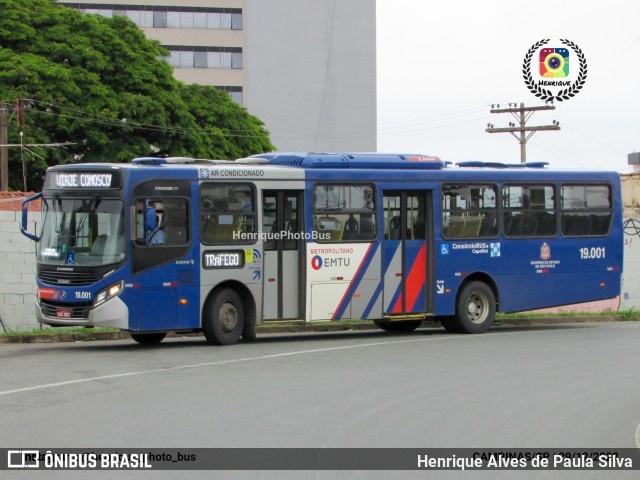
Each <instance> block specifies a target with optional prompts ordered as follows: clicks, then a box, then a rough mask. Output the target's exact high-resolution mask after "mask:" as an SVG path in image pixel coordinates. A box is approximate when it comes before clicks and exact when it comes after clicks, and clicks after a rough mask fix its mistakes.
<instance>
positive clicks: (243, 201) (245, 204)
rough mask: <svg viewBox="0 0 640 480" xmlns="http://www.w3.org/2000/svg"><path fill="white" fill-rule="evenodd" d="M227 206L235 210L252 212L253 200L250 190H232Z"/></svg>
mask: <svg viewBox="0 0 640 480" xmlns="http://www.w3.org/2000/svg"><path fill="white" fill-rule="evenodd" d="M229 208H230V209H231V210H232V211H236V212H247V213H251V212H253V201H252V199H251V194H250V192H249V191H247V190H236V191H232V192H231V202H230V204H229Z"/></svg>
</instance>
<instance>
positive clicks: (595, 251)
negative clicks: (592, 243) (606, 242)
mask: <svg viewBox="0 0 640 480" xmlns="http://www.w3.org/2000/svg"><path fill="white" fill-rule="evenodd" d="M606 255H607V249H606V248H605V247H592V248H587V247H583V248H581V249H580V259H581V260H591V259H594V258H596V259H598V258H606Z"/></svg>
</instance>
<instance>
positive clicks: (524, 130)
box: [485, 103, 560, 163]
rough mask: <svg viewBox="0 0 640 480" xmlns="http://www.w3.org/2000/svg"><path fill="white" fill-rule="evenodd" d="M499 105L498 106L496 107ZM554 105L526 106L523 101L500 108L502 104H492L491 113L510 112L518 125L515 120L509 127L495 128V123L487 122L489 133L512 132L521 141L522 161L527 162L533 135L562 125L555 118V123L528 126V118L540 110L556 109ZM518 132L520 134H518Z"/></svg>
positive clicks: (556, 128)
mask: <svg viewBox="0 0 640 480" xmlns="http://www.w3.org/2000/svg"><path fill="white" fill-rule="evenodd" d="M495 107H497V108H495ZM555 108H556V107H555V106H554V105H543V106H538V107H525V106H524V103H521V104H520V106H519V107H518V106H517V104H515V103H510V104H509V107H508V108H500V105H492V106H491V110H490V113H510V114H512V115H513V116H514V117H515V118H516V120H517V121H518V125H516V124H515V123H513V122H510V123H509V127H503V128H495V127H494V126H493V124H491V123H489V124H487V129H486V130H485V131H486V132H487V133H510V134H511V135H513V136H514V137H515V138H516V140H518V142H519V143H520V162H521V163H525V162H526V161H527V140H529V138H531V136H532V135H533V134H534V133H536V132H539V131H542V130H560V125H559V124H558V122H556V121H555V120H554V121H553V125H538V126H535V127H527V120H529V118H531V115H533V114H534V112H537V111H540V110H555ZM516 132H518V133H519V135H516Z"/></svg>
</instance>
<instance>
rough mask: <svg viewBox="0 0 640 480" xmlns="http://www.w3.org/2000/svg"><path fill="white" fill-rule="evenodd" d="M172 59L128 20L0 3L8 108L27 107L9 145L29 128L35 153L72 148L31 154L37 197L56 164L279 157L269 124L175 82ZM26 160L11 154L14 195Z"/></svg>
mask: <svg viewBox="0 0 640 480" xmlns="http://www.w3.org/2000/svg"><path fill="white" fill-rule="evenodd" d="M167 55H168V52H167V51H166V50H164V49H163V48H162V47H161V46H160V44H159V43H158V42H157V41H152V40H149V39H147V38H146V37H145V36H144V34H143V32H142V31H141V30H140V29H139V28H138V27H137V26H136V25H135V24H134V23H133V22H131V21H130V20H129V19H128V18H126V17H124V16H115V17H114V18H106V17H102V16H99V15H86V14H82V13H81V12H79V11H77V10H74V9H71V8H68V7H65V6H63V5H59V4H57V3H56V2H55V1H53V0H0V100H1V101H4V102H7V103H10V107H12V106H13V105H15V102H16V98H20V99H24V100H26V99H28V101H27V103H26V104H25V105H24V106H23V108H22V115H14V118H13V119H12V121H11V122H10V126H9V141H10V143H20V139H19V135H18V131H19V130H20V129H23V130H24V134H25V136H24V139H23V141H24V142H25V143H26V144H27V145H28V144H36V143H67V142H68V143H71V145H68V146H66V147H65V148H56V149H41V148H37V149H36V148H29V150H30V151H31V152H33V153H35V154H36V155H30V154H29V156H28V161H27V165H28V187H29V189H34V190H39V189H40V188H41V185H42V178H43V175H44V171H45V170H46V168H47V167H48V166H50V165H55V164H58V163H68V162H127V161H130V160H131V159H132V158H133V157H136V156H143V155H150V154H154V155H178V156H195V157H200V158H221V159H233V158H237V157H242V156H246V155H250V154H252V153H258V152H265V151H269V150H273V149H274V146H273V145H272V144H271V142H270V141H269V137H268V132H267V131H266V129H265V128H264V124H263V123H262V122H261V121H260V120H259V119H257V118H256V117H254V116H252V115H250V114H249V113H248V112H247V111H246V110H245V109H244V108H242V107H241V106H239V105H237V104H236V103H235V102H233V101H232V100H231V99H230V97H229V95H228V94H226V93H225V92H221V91H218V90H216V89H215V88H213V87H205V86H200V85H185V84H183V83H181V82H179V81H177V80H176V79H175V78H174V77H173V71H172V68H171V66H170V65H169V64H168V63H167V62H165V61H164V60H162V58H163V57H166V56H167ZM10 109H11V110H13V108H10ZM22 123H24V125H23V126H21V124H22ZM23 152H24V150H23ZM27 153H28V152H27ZM20 158H21V156H20V150H19V149H10V157H9V163H10V176H9V184H10V186H11V188H14V189H22V166H21V163H20Z"/></svg>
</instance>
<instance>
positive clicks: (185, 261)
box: [23, 154, 623, 345]
mask: <svg viewBox="0 0 640 480" xmlns="http://www.w3.org/2000/svg"><path fill="white" fill-rule="evenodd" d="M545 165H546V164H542V163H530V164H516V165H507V164H499V163H484V162H463V163H461V164H459V165H457V166H451V165H450V164H448V163H447V162H443V161H441V160H440V159H438V158H437V157H429V156H424V155H383V154H263V155H257V156H253V157H250V158H246V159H240V160H237V161H235V162H230V161H216V160H194V159H188V158H139V159H135V160H133V161H132V163H130V164H75V165H60V166H56V167H51V168H49V170H48V171H47V174H46V178H45V182H44V187H43V191H42V193H41V194H38V195H37V196H36V197H41V198H42V205H43V221H42V228H41V231H40V232H38V233H39V234H38V235H37V236H36V235H34V234H29V233H28V232H25V231H24V228H25V227H24V225H26V209H24V211H23V232H24V233H25V234H27V235H29V236H31V237H32V238H33V239H34V240H36V241H37V242H38V243H37V249H36V254H37V302H36V316H37V319H38V321H39V322H41V323H43V324H47V325H52V326H64V325H70V326H71V325H72V326H78V325H83V326H86V327H115V328H119V329H122V330H124V331H126V332H129V333H130V334H131V336H132V337H133V339H134V340H136V341H138V342H140V343H157V342H160V341H161V340H162V339H163V338H164V337H165V335H166V334H167V332H203V333H204V336H205V337H206V339H207V341H208V342H210V343H212V344H225V345H226V344H233V343H235V342H237V341H238V340H239V339H240V338H244V339H246V340H252V339H255V337H256V325H259V324H261V323H263V322H271V321H278V320H299V321H306V322H324V321H342V320H372V321H373V322H375V323H376V324H377V325H378V326H379V327H381V328H383V329H385V330H389V331H411V330H413V329H415V328H417V327H418V326H419V325H420V324H421V322H422V321H423V320H425V319H431V320H439V321H441V322H442V324H443V326H444V327H445V328H446V329H447V330H449V331H455V332H466V333H478V332H484V331H486V330H487V329H488V328H489V327H490V326H491V325H492V323H493V322H494V318H495V314H496V312H518V311H524V310H531V309H538V308H543V307H551V306H557V305H566V304H573V303H579V302H587V301H592V300H601V299H607V298H614V297H616V296H617V295H619V293H620V279H621V273H622V244H623V239H622V208H621V200H620V180H619V175H618V174H617V173H615V172H595V171H594V172H585V171H557V170H553V169H549V168H547V167H546V166H545ZM32 198H35V197H32ZM31 200H32V199H27V200H25V204H26V203H27V202H29V201H31ZM23 208H24V206H23Z"/></svg>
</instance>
